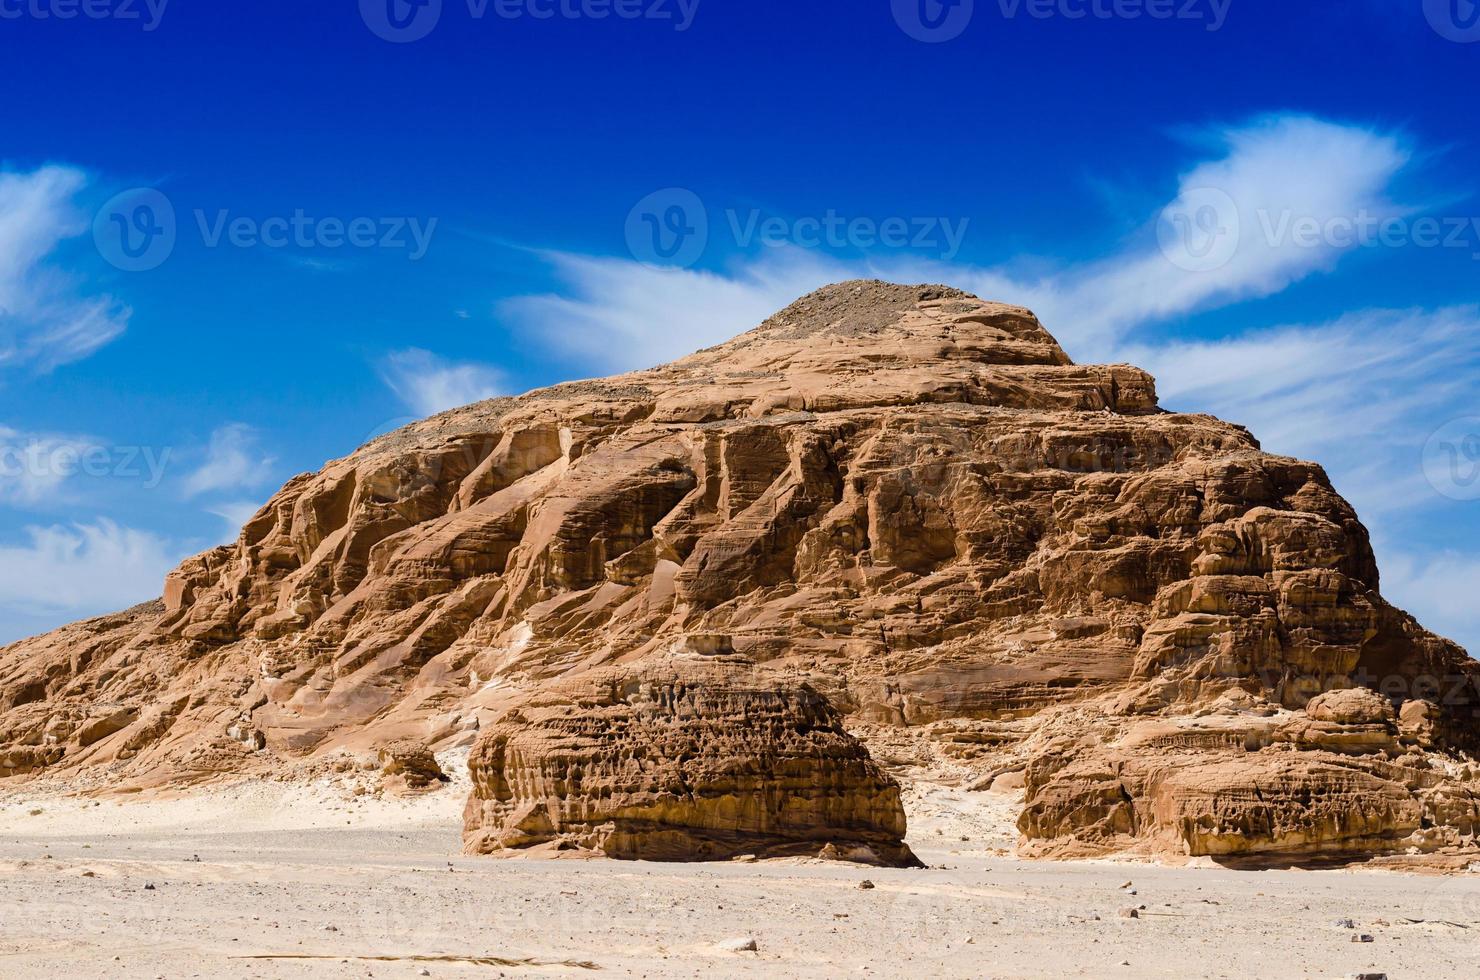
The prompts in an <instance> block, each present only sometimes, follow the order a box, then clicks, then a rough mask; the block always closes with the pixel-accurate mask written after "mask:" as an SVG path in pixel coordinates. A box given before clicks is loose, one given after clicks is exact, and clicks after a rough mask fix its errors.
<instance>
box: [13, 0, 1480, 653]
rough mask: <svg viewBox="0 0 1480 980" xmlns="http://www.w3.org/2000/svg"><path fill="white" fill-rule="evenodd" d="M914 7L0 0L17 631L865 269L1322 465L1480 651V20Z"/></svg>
mask: <svg viewBox="0 0 1480 980" xmlns="http://www.w3.org/2000/svg"><path fill="white" fill-rule="evenodd" d="M923 2H924V6H923V8H922V6H921V0H788V2H767V0H747V2H744V3H738V2H721V0H697V2H694V0H685V2H680V0H488V2H486V3H484V2H482V0H441V2H440V3H439V2H437V0H429V2H428V3H427V4H426V5H423V6H411V5H409V4H408V3H407V2H406V0H364V2H363V3H357V2H356V0H338V2H332V3H330V2H319V3H303V2H301V0H296V2H290V0H253V2H251V3H239V4H237V3H221V2H219V0H217V2H206V0H168V2H162V0H152V2H146V0H0V63H3V64H4V65H5V78H6V81H7V83H8V85H9V88H10V93H11V94H10V97H9V98H7V99H5V100H3V102H0V642H3V641H6V640H10V639H15V638H18V637H20V636H22V635H27V634H30V633H33V632H37V631H40V630H42V629H45V628H49V627H51V626H54V625H57V624H59V623H62V622H66V621H69V620H72V619H75V618H79V617H81V616H84V615H90V614H94V613H99V612H104V611H108V610H111V609H115V608H119V607H122V606H125V605H128V604H130V603H132V602H135V601H140V600H143V599H147V598H150V597H153V596H155V595H157V594H158V592H159V585H160V580H161V578H162V576H163V574H164V572H165V571H167V570H168V568H169V567H171V566H172V565H173V564H174V563H175V562H176V561H177V560H178V559H179V558H180V557H182V556H185V555H188V554H191V553H194V552H196V551H198V550H201V549H203V548H205V547H209V546H211V545H214V544H216V543H219V542H221V541H224V540H227V539H229V538H232V537H234V536H235V530H236V525H237V524H238V523H239V522H240V520H241V519H242V517H243V515H244V514H245V513H247V512H249V511H250V510H251V509H253V508H254V507H255V506H256V505H258V504H260V503H261V502H262V501H263V500H265V499H266V498H267V496H269V495H270V494H271V492H272V491H273V490H274V489H276V487H277V486H279V485H280V484H281V483H282V482H283V481H284V480H286V479H287V478H288V477H290V476H292V475H293V474H295V473H298V472H301V471H305V470H313V469H317V468H318V467H319V466H320V465H322V464H323V462H324V461H326V460H328V459H331V458H335V457H337V456H341V455H344V454H346V453H348V452H349V451H351V450H352V449H353V448H354V447H356V446H357V445H359V444H360V443H362V442H363V441H365V440H366V439H367V438H368V437H370V436H371V435H374V434H378V433H379V432H381V431H384V430H386V429H388V428H391V427H394V426H395V425H397V424H400V423H403V422H405V421H409V420H410V419H411V418H414V417H418V416H420V415H422V414H425V413H428V412H431V411H435V410H438V409H441V408H445V407H449V406H451V405H454V404H458V403H460V402H462V401H466V400H471V399H474V398H477V397H482V396H485V395H488V394H494V393H516V392H519V391H522V390H525V389H528V388H530V387H535V386H539V385H544V384H548V383H551V382H554V381H558V380H562V379H567V378H573V377H583V376H589V375H592V374H600V373H609V372H612V371H616V370H622V369H626V368H632V367H640V366H645V365H647V364H650V363H654V362H658V361H662V360H666V359H668V358H670V357H673V356H677V355H680V354H683V353H686V352H688V351H689V350H692V349H695V348H698V347H701V346H705V345H707V344H710V343H713V342H716V341H718V340H720V339H723V338H724V337H727V336H729V335H731V334H733V333H736V332H739V331H740V330H743V329H746V328H748V327H750V326H752V325H754V324H755V323H756V322H758V321H759V320H760V319H761V318H762V317H764V316H765V315H766V314H767V313H769V312H771V311H772V310H774V309H775V308H778V307H780V306H781V305H784V304H785V303H786V302H788V301H789V300H790V299H792V298H794V297H795V296H796V295H798V294H800V293H802V292H805V291H807V290H809V289H811V288H814V287H815V286H818V285H821V284H823V283H824V282H827V281H831V280H834V279H840V278H846V277H850V276H857V275H877V276H881V277H884V278H896V279H911V280H918V279H930V280H944V281H949V282H952V283H955V284H957V285H961V286H963V287H965V288H968V289H972V290H973V291H975V292H978V293H980V294H982V295H986V296H991V297H994V298H1000V299H1004V300H1009V301H1015V302H1020V303H1024V304H1026V305H1029V306H1032V307H1033V308H1034V309H1035V310H1037V312H1038V313H1039V314H1040V316H1041V317H1042V319H1043V320H1044V322H1045V324H1046V325H1047V326H1048V327H1049V329H1050V330H1052V331H1053V332H1054V333H1055V334H1056V335H1057V336H1058V337H1059V338H1060V340H1061V341H1062V342H1063V343H1064V345H1065V347H1066V348H1067V349H1068V350H1069V352H1070V354H1071V355H1072V356H1073V357H1075V358H1076V359H1077V360H1081V361H1090V360H1129V361H1133V362H1135V363H1139V364H1141V365H1143V366H1145V367H1147V368H1149V369H1151V370H1153V371H1154V372H1155V373H1156V374H1157V375H1158V377H1159V379H1160V381H1161V390H1162V396H1163V401H1164V403H1166V404H1167V405H1168V406H1169V407H1173V408H1177V409H1185V410H1199V411H1211V412H1216V413H1218V414H1221V415H1224V416H1226V417H1228V418H1230V419H1232V420H1234V421H1238V422H1241V423H1244V424H1247V425H1248V426H1249V427H1250V428H1251V429H1252V430H1253V431H1254V432H1255V434H1256V435H1258V436H1260V437H1261V439H1262V440H1263V441H1264V443H1265V445H1266V448H1268V449H1270V450H1272V451H1278V452H1285V453H1289V454H1292V455H1301V456H1306V457H1309V458H1314V459H1318V460H1320V461H1321V462H1323V463H1325V464H1326V466H1327V468H1328V469H1329V471H1330V472H1331V474H1332V476H1333V479H1334V480H1335V481H1336V484H1337V486H1338V488H1339V489H1340V490H1341V491H1342V492H1343V493H1345V494H1346V495H1347V496H1348V497H1349V498H1350V499H1352V500H1353V501H1354V502H1355V503H1356V504H1357V506H1358V507H1359V509H1360V511H1361V513H1362V515H1363V518H1364V519H1365V520H1366V522H1367V523H1368V525H1369V527H1371V528H1372V530H1373V533H1374V539H1375V542H1376V546H1377V549H1378V555H1379V559H1380V561H1381V563H1382V565H1383V568H1384V575H1385V578H1384V591H1385V592H1386V593H1387V594H1388V595H1389V597H1390V598H1392V599H1393V600H1395V601H1397V602H1398V603H1400V604H1402V605H1404V606H1405V607H1407V608H1409V609H1410V610H1412V611H1413V612H1415V613H1416V614H1418V615H1419V616H1420V618H1422V619H1423V620H1424V621H1425V622H1426V623H1427V624H1428V625H1430V626H1431V627H1433V628H1436V629H1439V630H1441V631H1442V632H1445V633H1446V634H1448V635H1450V636H1453V637H1454V638H1455V639H1458V640H1460V641H1461V642H1463V643H1465V644H1466V645H1467V646H1469V647H1470V648H1471V649H1480V613H1477V612H1476V611H1475V610H1476V608H1477V607H1480V603H1476V602H1475V601H1474V600H1475V595H1476V591H1477V590H1476V586H1477V583H1480V559H1477V558H1476V547H1475V546H1476V544H1477V543H1480V519H1477V510H1476V508H1477V504H1476V502H1475V498H1476V497H1480V483H1477V482H1476V481H1475V479H1474V478H1475V475H1476V472H1477V471H1476V469H1475V467H1476V466H1480V420H1477V419H1475V418H1474V416H1477V415H1480V405H1477V404H1476V401H1477V399H1476V391H1477V385H1476V381H1477V374H1480V330H1477V328H1480V306H1477V304H1480V278H1477V271H1480V198H1477V196H1476V193H1475V191H1476V188H1475V183H1476V179H1477V178H1476V176H1475V173H1476V171H1475V167H1474V162H1473V161H1474V159H1475V154H1476V151H1477V145H1476V144H1477V142H1480V105H1477V100H1476V99H1475V98H1474V81H1475V77H1476V71H1477V68H1480V23H1476V22H1475V21H1474V20H1472V18H1473V17H1475V15H1477V14H1480V8H1476V7H1474V6H1473V5H1472V4H1470V3H1469V2H1468V0H1311V2H1307V3H1299V4H1292V3H1288V2H1273V0H1258V2H1255V0H974V2H962V3H959V4H956V5H954V6H951V7H942V6H941V5H940V4H939V3H938V2H937V0H923ZM68 14H71V16H67V15H68ZM602 14H605V16H601V15H602ZM619 14H620V16H619ZM171 213H172V214H173V225H172V226H171V223H170V222H169V220H168V218H169V215H170V214H171ZM125 233H127V238H125ZM655 235H656V236H657V237H656V238H655V237H654V236H655Z"/></svg>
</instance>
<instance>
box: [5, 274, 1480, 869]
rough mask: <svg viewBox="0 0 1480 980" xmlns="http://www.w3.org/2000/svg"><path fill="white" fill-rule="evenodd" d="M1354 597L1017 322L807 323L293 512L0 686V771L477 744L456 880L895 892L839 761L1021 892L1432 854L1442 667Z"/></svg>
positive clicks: (331, 475)
mask: <svg viewBox="0 0 1480 980" xmlns="http://www.w3.org/2000/svg"><path fill="white" fill-rule="evenodd" d="M1378 585H1379V581H1378V572H1377V568H1376V564H1375V561H1374V559H1373V555H1372V551H1371V548H1370V546H1369V544H1368V540H1367V534H1366V531H1365V530H1364V528H1363V527H1362V525H1361V524H1360V523H1359V521H1358V519H1357V516H1356V514H1355V513H1353V511H1352V509H1351V507H1350V506H1349V505H1348V504H1347V503H1346V502H1345V501H1344V500H1343V499H1342V498H1341V497H1340V496H1339V495H1338V494H1337V493H1336V492H1335V491H1334V490H1333V489H1332V487H1331V485H1330V482H1329V481H1328V479H1327V477H1326V475H1325V473H1324V472H1323V471H1322V470H1321V468H1320V467H1319V466H1317V465H1315V464H1313V463H1307V462H1302V461H1299V460H1294V459H1288V458H1284V457H1278V456H1272V455H1268V454H1266V453H1263V452H1261V451H1260V449H1259V446H1258V443H1257V442H1256V441H1255V439H1254V438H1253V436H1251V435H1250V434H1249V433H1248V432H1247V431H1246V430H1244V429H1242V428H1240V427H1238V426H1236V425H1232V424H1229V423H1225V422H1221V421H1219V420H1217V419H1214V418H1211V417H1207V416H1190V415H1178V414H1172V413H1167V412H1164V411H1162V410H1161V409H1159V408H1158V406H1157V403H1156V397H1155V386H1154V382H1153V380H1152V379H1151V378H1150V377H1149V376H1148V375H1147V374H1145V373H1144V372H1142V371H1140V370H1138V369H1136V368H1134V367H1129V366H1124V365H1115V366H1079V365H1075V364H1073V363H1072V362H1071V361H1070V360H1069V358H1068V357H1067V356H1066V355H1065V353H1064V352H1063V351H1062V350H1061V349H1060V348H1059V346H1058V344H1057V343H1056V342H1055V341H1054V339H1053V338H1052V337H1051V336H1050V335H1049V334H1048V333H1047V332H1046V331H1045V330H1044V329H1043V328H1042V327H1041V326H1040V325H1039V323H1038V322H1037V320H1036V319H1035V318H1034V317H1033V315H1032V314H1031V313H1029V312H1028V311H1027V310H1023V309H1020V308H1017V307H1011V306H1004V305H1000V304H996V303H988V302H984V301H981V300H979V299H976V298H975V297H972V296H969V295H966V294H963V293H961V292H959V291H957V290H953V289H949V288H945V287H939V286H894V285H887V284H884V283H877V282H854V283H843V284H840V285H837V286H832V287H828V288H826V289H823V290H820V291H818V292H817V293H814V294H812V295H810V296H807V297H804V298H803V299H801V300H799V301H797V302H796V303H795V304H793V305H792V306H790V307H788V308H787V309H786V310H783V311H782V312H780V313H778V314H777V315H776V316H774V317H773V318H771V319H770V320H768V321H767V322H766V323H765V324H762V325H761V326H760V327H758V328H757V329H755V330H753V331H751V332H749V333H747V334H743V335H741V336H740V337H737V338H735V339H734V340H732V341H730V342H728V343H726V344H722V345H720V346H718V347H714V348H711V349H709V350H705V351H701V352H699V353H697V354H694V355H691V356H689V357H687V358H684V359H682V360H680V361H677V362H674V363H672V364H669V365H665V366H663V367H659V368H655V369H652V370H650V371H641V372H635V373H632V374H628V375H623V376H621V377H616V378H611V379H607V380H603V381H590V382H578V383H573V384H566V385H560V386H556V387H554V388H548V389H544V390H540V391H536V392H531V393H529V394H527V395H524V396H521V397H519V398H513V399H498V400H494V401H489V402H483V403H480V404H477V405H472V406H468V407H466V408H462V409H457V410H455V411H452V412H448V413H444V414H443V415H439V416H436V417H434V418H432V419H428V420H426V421H424V422H420V423H417V424H415V425H412V426H410V427H408V428H406V429H403V430H401V431H399V432H396V433H393V434H391V435H389V436H386V437H383V438H381V439H378V440H376V441H375V442H372V443H370V444H369V445H367V446H365V447H363V448H362V449H360V450H359V451H357V452H356V453H354V454H353V455H352V456H349V457H346V458H345V459H342V460H339V461H336V462H333V463H330V464H328V465H327V466H325V467H324V469H323V470H321V471H320V472H319V473H317V474H304V475H301V476H298V477H295V478H294V479H293V480H291V481H289V483H288V484H287V485H286V486H285V487H284V488H283V489H282V490H281V491H280V492H279V493H278V494H277V495H276V496H274V497H273V499H272V500H271V501H270V502H269V503H268V504H267V506H266V507H264V508H263V509H262V511H260V512H259V513H258V514H257V515H256V516H255V517H254V518H252V520H251V521H250V522H248V524H247V525H246V527H245V528H243V530H242V534H241V537H240V538H239V540H238V541H237V542H236V543H235V544H234V545H231V546H228V547H223V548H218V549H215V550H214V551H211V552H207V553H206V554H203V555H200V556H198V557H196V558H193V559H191V560H189V561H187V562H186V563H185V564H184V565H182V566H181V567H180V568H179V569H178V570H177V571H175V572H174V573H173V574H171V575H170V577H169V579H168V580H167V581H166V583H165V587H164V597H163V600H162V602H161V603H157V604H151V605H146V606H141V607H138V608H136V609H133V610H130V611H128V612H126V613H121V614H119V615H117V616H113V617H107V618H103V619H99V620H93V621H90V622H87V623H81V624H77V625H74V626H69V627H66V628H64V629H62V630H59V631H57V632H55V633H52V634H49V635H47V636H43V637H38V638H36V639H32V640H27V641H23V642H21V643H18V644H14V645H11V646H10V647H7V648H4V649H3V650H0V775H25V774H34V773H38V772H48V773H53V774H63V775H65V774H68V773H75V774H77V775H78V777H79V778H82V777H84V776H85V775H87V774H94V775H96V774H100V773H101V774H106V775H107V777H108V778H109V779H111V780H132V781H136V782H143V783H148V782H158V781H170V782H179V781H188V780H192V779H199V778H205V777H209V776H212V775H216V774H220V773H226V772H238V771H253V770H259V769H267V768H271V767H272V766H274V765H275V764H276V763H277V762H278V761H279V760H281V759H284V758H290V757H295V756H302V755H305V754H311V753H316V754H324V753H330V752H333V751H336V750H339V749H367V748H378V747H381V746H383V745H386V744H389V743H391V742H393V741H398V740H404V739H407V738H412V739H417V740H420V741H423V742H425V743H428V744H431V745H434V746H436V747H448V746H453V745H458V744H471V743H473V742H474V741H477V740H479V739H480V736H481V741H479V743H478V745H477V748H476V750H475V751H474V754H473V768H474V775H475V780H476V782H477V785H478V791H477V792H476V793H475V796H474V799H473V800H471V801H470V802H469V808H468V834H469V841H470V846H473V847H475V848H479V849H486V848H489V847H492V846H495V845H503V846H521V845H525V844H551V845H552V846H578V847H588V848H596V849H600V850H604V851H606V852H607V853H615V854H619V855H621V856H643V855H649V854H651V855H661V856H668V857H671V856H679V855H685V854H687V855H688V856H699V855H704V854H710V853H721V852H725V853H728V852H730V851H733V850H734V847H735V846H744V845H741V844H739V843H738V842H740V841H746V842H749V843H752V844H754V845H755V846H757V847H759V848H761V849H767V848H776V847H784V846H785V844H786V842H793V843H795V842H805V843H806V844H807V846H811V845H812V844H815V843H817V842H818V841H823V840H827V841H830V842H831V841H833V840H835V841H836V842H837V845H838V847H839V848H848V847H859V848H862V847H873V848H874V849H875V850H876V851H877V852H878V856H879V857H880V858H881V859H884V860H904V857H903V854H904V853H907V852H904V851H902V845H901V844H900V841H901V837H902V831H903V825H902V815H901V814H900V812H899V809H898V790H897V787H896V786H895V784H894V782H893V780H892V779H891V778H890V777H889V776H886V775H884V773H883V772H882V771H881V770H880V769H879V768H878V766H877V765H875V763H873V762H871V761H870V760H869V758H868V752H867V751H866V750H865V748H864V747H863V746H868V747H871V748H873V750H874V754H876V755H880V754H881V753H882V755H884V756H887V761H888V762H889V763H890V765H891V766H893V767H894V768H896V769H898V770H900V771H907V770H908V769H909V767H917V768H928V767H937V768H939V767H941V766H947V767H957V768H958V769H960V770H961V771H962V772H965V773H967V774H969V775H970V778H973V779H975V780H976V785H978V786H985V785H987V784H989V783H990V782H991V780H992V779H993V778H1021V779H1022V780H1023V783H1024V785H1025V787H1026V790H1027V804H1026V807H1025V809H1024V812H1023V816H1022V819H1021V821H1020V828H1021V830H1022V832H1023V835H1024V849H1025V850H1026V851H1028V852H1029V853H1036V854H1045V855H1066V854H1083V853H1101V852H1105V851H1109V850H1118V849H1127V848H1129V849H1144V850H1161V851H1165V850H1171V851H1174V852H1178V853H1186V854H1211V855H1232V854H1270V853H1275V854H1319V853H1327V852H1351V853H1370V852H1379V851H1391V850H1401V849H1407V848H1413V847H1419V848H1427V849H1434V848H1457V847H1462V846H1468V844H1469V842H1470V841H1471V840H1472V838H1473V834H1474V829H1475V828H1474V822H1475V820H1476V819H1477V818H1480V809H1477V797H1476V795H1475V792H1476V789H1477V783H1476V782H1475V781H1474V772H1473V770H1472V769H1471V768H1470V767H1469V765H1468V757H1467V756H1465V755H1464V753H1466V752H1468V751H1471V750H1472V749H1474V748H1475V747H1476V740H1477V737H1480V714H1477V709H1480V693H1477V691H1480V689H1477V687H1476V680H1477V678H1480V665H1477V664H1476V663H1475V662H1474V661H1471V660H1470V659H1469V658H1468V657H1467V656H1466V654H1465V653H1464V651H1462V650H1460V649H1459V648H1458V647H1456V646H1455V645H1454V644H1452V643H1449V642H1447V641H1445V640H1442V639H1440V638H1437V637H1435V636H1433V635H1432V634H1429V633H1427V632H1425V631H1424V630H1423V629H1422V628H1421V627H1419V626H1418V625H1417V624H1416V623H1414V622H1413V620H1412V619H1411V618H1409V617H1408V616H1406V615H1405V614H1403V613H1402V612H1400V611H1398V610H1396V609H1394V608H1393V607H1391V606H1390V605H1388V604H1387V603H1386V602H1385V601H1384V600H1383V599H1382V598H1381V596H1380V594H1379V591H1378ZM716 671H719V672H720V673H719V674H716V673H715V672H716ZM725 671H742V672H743V674H744V681H743V682H740V681H736V680H735V678H734V676H733V675H732V674H725V673H724V672H725ZM1349 688H1363V689H1371V690H1372V691H1374V692H1376V693H1373V694H1371V695H1370V696H1369V695H1368V694H1357V693H1353V692H1349V691H1347V690H1345V689H1349ZM1325 692H1334V693H1325ZM1318 696H1319V697H1318ZM1313 698H1315V699H1317V700H1315V701H1313V700H1312V699H1313ZM839 717H841V719H842V722H841V723H840V722H839V721H838V718H839ZM733 719H744V720H745V721H746V722H747V723H750V722H752V721H753V722H755V724H756V725H757V727H756V729H755V731H753V732H750V733H748V734H747V736H746V737H745V738H738V739H733V740H725V739H723V738H721V737H720V736H722V735H723V734H724V733H725V732H726V731H729V730H733V728H734V725H732V724H730V721H731V720H733ZM843 724H846V726H847V729H848V731H844V729H843ZM849 731H851V732H852V733H853V734H854V735H857V736H860V737H862V739H863V746H860V745H859V744H858V743H857V742H856V741H855V740H854V738H853V735H850V734H849V733H848V732H849ZM674 745H682V746H684V748H683V749H682V751H679V750H677V749H674V748H672V746H674ZM675 752H676V753H677V754H673V753H675ZM511 753H512V754H511ZM637 760H640V764H638V762H637ZM1015 774H1020V775H1015ZM732 845H733V846H732Z"/></svg>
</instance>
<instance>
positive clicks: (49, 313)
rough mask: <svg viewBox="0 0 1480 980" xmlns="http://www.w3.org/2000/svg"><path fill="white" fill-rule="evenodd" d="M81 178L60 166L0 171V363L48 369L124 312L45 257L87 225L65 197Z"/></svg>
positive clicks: (77, 356)
mask: <svg viewBox="0 0 1480 980" xmlns="http://www.w3.org/2000/svg"><path fill="white" fill-rule="evenodd" d="M86 183H87V179H86V177H85V176H84V175H83V174H82V173H81V172H80V171H78V170H74V169H71V168H68V167H42V168H40V169H39V170H36V171H33V172H31V173H12V172H3V173H0V367H7V366H11V367H14V366H29V367H31V368H33V369H35V370H38V371H42V372H45V371H50V370H52V369H53V368H56V367H58V366H60V365H63V364H68V363H70V362H72V361H77V360H81V359H82V358H85V357H87V356H88V355H89V354H92V353H93V352H94V351H96V350H97V349H98V348H100V347H102V346H103V345H104V344H107V343H108V342H109V341H111V340H113V339H114V338H115V337H117V336H118V335H119V334H121V333H123V331H124V329H125V328H126V326H127V325H128V320H129V316H130V311H129V309H128V308H127V307H125V306H122V305H120V304H119V303H117V302H116V301H114V300H113V299H112V298H111V297H108V296H86V295H83V294H82V293H81V291H80V290H79V287H78V284H77V283H76V282H75V281H74V279H73V278H72V277H71V276H69V275H67V274H65V273H63V272H61V271H60V270H58V269H56V268H54V267H53V266H52V265H50V264H49V263H48V261H47V260H48V258H49V257H50V256H51V254H52V253H53V252H54V251H55V249H56V247H57V246H58V245H59V244H60V243H61V242H62V241H63V240H65V239H68V238H73V237H75V236H77V235H80V234H82V233H84V232H85V231H86V230H87V222H86V220H84V218H83V217H82V216H81V215H80V214H79V213H78V212H77V210H76V207H75V205H74V203H73V198H74V197H75V195H76V194H77V193H78V192H79V191H81V190H82V188H83V187H84V186H85V185H86Z"/></svg>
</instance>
